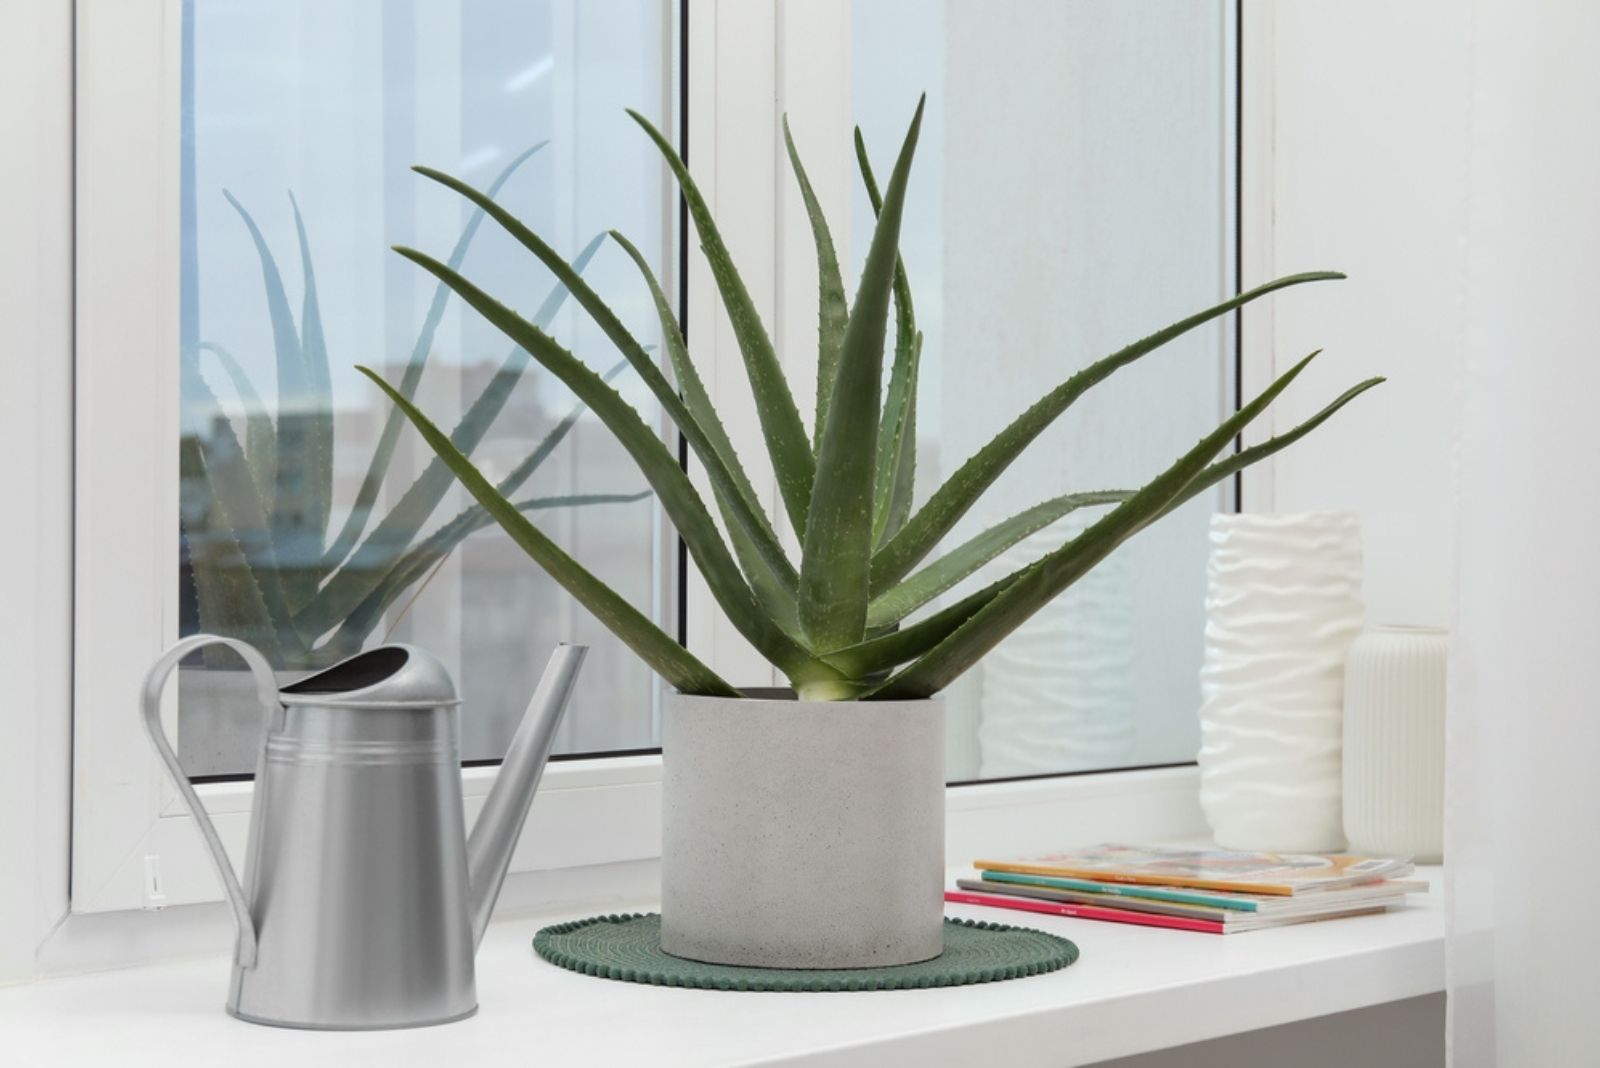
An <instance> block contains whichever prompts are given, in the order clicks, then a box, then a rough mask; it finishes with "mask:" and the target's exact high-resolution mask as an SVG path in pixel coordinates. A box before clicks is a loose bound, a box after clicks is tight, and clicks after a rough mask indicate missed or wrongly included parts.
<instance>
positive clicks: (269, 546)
mask: <svg viewBox="0 0 1600 1068" xmlns="http://www.w3.org/2000/svg"><path fill="white" fill-rule="evenodd" d="M542 147H544V143H543V142H541V143H540V144H537V145H534V146H533V147H532V148H529V149H527V150H526V151H524V152H522V153H520V154H518V156H517V157H516V158H515V159H513V160H512V161H511V162H510V163H509V164H507V166H506V167H505V168H504V169H503V170H502V171H501V172H500V174H499V175H498V176H497V177H496V178H495V181H494V182H493V184H492V185H491V186H490V191H491V194H493V193H495V192H498V191H499V189H500V188H501V186H502V185H504V184H505V182H506V181H507V179H509V178H510V177H511V176H512V174H513V173H514V172H515V171H516V170H517V168H519V167H520V166H521V165H522V164H523V163H524V162H525V161H526V160H528V159H529V158H531V157H532V156H533V155H534V154H535V153H537V152H538V151H539V149H540V148H542ZM224 196H226V197H227V199H228V202H229V204H230V205H232V207H233V209H234V210H235V211H236V212H237V213H238V215H239V218H240V219H241V220H242V222H243V223H244V226H245V229H246V230H247V231H248V233H249V236H250V239H251V241H252V243H253V245H254V247H255V251H256V255H257V258H258V260H259V262H260V266H261V275H262V282H263V293H264V297H265V302H266V310H267V316H268V319H269V321H270V323H271V328H272V345H273V356H274V363H275V368H276V372H277V376H278V401H277V408H276V411H270V410H269V409H268V408H267V406H266V404H264V403H263V401H262V399H261V394H260V391H259V390H258V389H257V388H256V385H255V383H254V382H253V381H252V380H251V378H250V375H249V374H248V373H247V371H246V370H245V368H244V366H243V365H242V364H241V363H240V361H239V360H237V359H236V358H235V357H234V355H233V353H232V352H231V351H230V350H229V349H228V348H227V347H225V346H223V345H221V344H218V343H216V342H213V341H202V342H200V343H199V344H198V345H197V346H194V347H193V348H191V349H190V350H188V351H185V352H184V353H183V361H182V382H183V389H184V393H185V398H186V400H187V401H188V402H189V404H190V405H191V409H192V410H193V411H196V412H199V413H202V414H203V415H204V416H205V417H206V419H207V420H208V421H207V424H206V426H205V427H204V430H203V431H200V430H198V429H196V430H191V431H190V432H189V433H187V434H185V436H184V438H183V439H182V443H181V461H180V463H181V472H182V475H181V484H182V487H183V489H182V497H183V507H182V512H181V514H182V520H183V534H184V551H185V557H186V563H187V567H186V571H187V576H186V577H187V578H188V579H189V583H188V585H189V589H190V591H191V595H192V597H193V601H192V606H193V610H194V619H195V624H196V625H197V626H198V628H199V630H201V631H206V632H210V633H214V634H226V635H230V636H232V637H237V638H242V639H244V640H245V641H248V642H249V643H250V644H251V645H254V646H255V647H256V648H257V649H260V650H261V651H262V653H263V654H264V655H265V656H266V657H267V658H268V660H269V662H271V664H272V665H273V667H274V668H275V669H278V671H279V674H280V676H281V677H282V678H283V681H290V680H292V679H294V678H297V677H299V676H300V675H302V674H304V673H306V672H308V671H311V670H315V669H317V668H320V667H325V666H327V665H328V664H331V663H334V662H335V661H338V660H341V659H343V658H344V657H347V656H350V655H352V654H354V653H356V652H358V651H360V649H361V647H362V645H363V644H364V643H365V642H366V640H367V639H368V637H369V636H370V635H371V634H372V632H373V631H374V630H375V629H376V628H377V627H378V625H379V624H380V623H381V622H383V621H384V619H385V617H386V614H388V613H390V611H391V610H392V609H394V608H396V606H397V605H400V600H401V598H402V597H403V596H404V595H405V594H406V593H407V591H408V590H412V589H414V588H418V587H419V586H420V584H421V583H423V582H424V581H425V580H426V578H427V577H428V576H430V575H431V574H432V573H433V572H434V571H435V570H437V568H438V567H439V565H440V564H442V563H443V561H444V560H445V558H446V557H448V556H449V554H450V553H451V552H452V551H453V550H454V549H455V547H456V546H457V545H459V544H460V543H461V541H462V540H463V539H464V538H466V536H467V535H469V534H471V533H473V532H474V531H476V530H481V529H483V528H485V527H487V526H489V525H490V524H491V523H492V522H493V521H492V520H491V519H490V518H489V515H488V513H487V512H486V511H485V510H484V509H483V507H482V506H480V505H474V506H472V507H470V508H467V509H464V510H462V511H461V512H459V513H458V514H456V515H455V516H453V517H451V518H450V519H448V520H446V521H445V522H443V523H442V524H439V525H438V526H436V527H435V528H433V529H432V530H431V531H428V532H427V533H426V534H424V531H425V530H426V528H427V525H428V523H429V521H430V520H431V518H432V516H433V514H434V512H435V511H436V510H437V508H438V506H439V504H440V503H441V502H442V501H443V500H444V497H445V494H446V492H447V491H448V490H449V488H450V483H451V474H450V471H449V469H448V468H447V467H446V466H445V465H444V463H442V462H441V461H439V460H437V459H435V460H433V461H432V462H431V463H430V464H429V465H428V467H427V468H426V469H425V470H424V471H423V472H422V474H421V475H419V476H418V477H417V478H416V479H415V480H414V481H413V482H412V483H411V485H410V486H409V487H408V488H407V489H406V491H405V493H404V494H403V495H402V496H401V497H399V498H398V500H397V501H396V503H395V505H394V506H393V507H392V508H391V509H389V510H388V511H387V512H386V513H383V514H381V515H380V514H379V513H378V511H377V509H376V505H377V499H378V492H379V489H380V488H381V486H382V484H383V481H384V478H385V476H386V475H387V474H388V471H389V465H390V462H391V460H392V459H393V456H394V449H395V443H396V441H397V440H398V438H399V435H400V430H401V426H402V423H403V420H402V418H401V416H400V413H399V412H398V411H391V412H390V414H389V417H388V419H387V420H386V421H385V423H384V426H383V428H382V430H381V432H380V434H379V436H378V441H377V443H376V445H375V446H374V448H373V451H372V454H371V456H370V457H369V458H368V461H367V464H366V470H365V474H364V475H363V477H362V480H361V482H360V485H359V487H358V489H357V491H356V495H355V498H354V500H353V501H352V502H351V505H350V510H349V513H348V514H347V516H346V518H345V519H344V521H343V523H342V524H340V525H339V526H338V527H337V529H335V528H334V527H333V525H332V523H331V519H332V511H333V510H332V505H333V418H334V413H333V397H332V390H331V385H330V382H329V375H328V352H327V347H326V344H325V342H324V337H323V327H322V310H321V302H320V300H319V298H318V293H317V281H316V273H315V270H314V269H313V263H312V255H311V246H310V242H309V240H308V238H307V234H306V227H305V224H304V221H303V220H302V219H301V216H300V210H299V206H298V205H297V204H295V203H294V198H293V196H292V195H291V197H290V205H291V208H292V210H293V212H294V222H295V231H296V236H297V238H298V241H299V249H298V251H299V257H300V266H301V274H302V277H303V286H304V291H303V296H302V300H301V304H300V315H299V320H298V322H297V321H296V318H295V315H294V312H293V311H292V309H291V304H290V299H289V295H288V292H287V291H286V289H285V286H284V283H283V277H282V274H281V272H280V271H279V269H278V263H277V259H276V257H275V256H274V255H273V252H272V249H271V247H270V246H269V245H268V243H267V240H266V238H265V236H264V235H263V234H262V232H261V228H260V227H259V226H258V225H257V224H256V221H255V219H254V218H253V217H252V216H251V214H250V212H249V211H248V210H247V209H246V208H245V206H244V205H243V204H242V203H240V202H239V200H238V199H237V198H235V197H234V196H233V195H232V194H231V193H227V192H226V191H224ZM483 217H484V213H483V212H482V211H477V212H475V213H474V214H473V216H472V218H471V219H469V220H468V222H467V224H466V226H465V228H464V229H463V230H462V232H461V235H460V238H459V239H458V241H457V242H456V246H455V249H454V251H453V252H452V253H451V256H450V264H451V265H452V266H453V267H457V266H459V265H460V264H461V262H462V260H463V259H464V258H465V256H466V253H467V250H468V248H469V247H470V245H471V244H472V241H473V237H474V235H475V234H476V233H477V231H478V229H479V227H480V226H481V224H482V222H483ZM603 238H604V235H600V236H599V237H597V238H595V240H593V241H591V242H590V243H589V244H588V245H587V246H586V247H585V248H584V249H583V250H582V251H581V252H580V253H579V254H578V256H577V258H576V259H575V260H574V261H573V265H572V266H573V270H574V271H582V270H583V268H584V266H585V265H586V264H587V263H588V262H589V260H590V258H591V257H593V255H594V253H595V252H596V251H597V249H598V248H599V245H600V243H601V241H602V240H603ZM566 296H567V291H566V289H565V287H564V286H562V285H560V284H557V285H556V286H555V287H554V288H553V289H552V290H551V292H550V293H549V295H548V296H547V297H546V298H545V301H544V303H543V304H542V305H541V307H540V308H539V310H538V312H537V313H536V314H535V316H534V320H533V321H534V322H535V323H537V324H539V326H541V327H544V326H546V325H548V324H549V322H550V321H551V320H552V319H553V318H554V317H555V314H556V312H557V311H558V310H559V309H560V307H561V305H562V303H563V302H564V301H565V299H566ZM448 297H449V290H448V289H447V288H446V287H445V286H444V284H443V283H441V284H439V286H438V287H437V288H436V290H435V292H434V295H433V300H432V302H431V304H430V305H429V308H428V311H427V315H426V317H425V318H424V320H423V324H422V328H421V330H420V331H419V332H418V335H417V339H416V343H415V345H414V346H413V348H412V351H411V356H410V360H409V362H408V363H407V364H406V365H405V371H404V377H403V378H402V380H401V384H400V387H399V388H400V392H401V393H402V395H404V396H405V397H407V398H411V397H413V396H415V393H416V389H417V386H418V384H419V383H420V382H421V379H422V375H423V371H424V369H425V367H426V365H427V361H428V357H429V355H430V354H431V352H432V349H433V342H434V336H435V333H436V332H437V330H438V327H439V323H440V321H441V319H442V318H443V316H444V311H445V305H446V301H447V299H448ZM206 357H210V359H211V360H212V361H214V362H215V366H217V367H220V369H221V370H222V372H223V375H224V378H225V380H226V381H227V383H228V385H229V387H230V388H231V390H232V392H233V394H234V395H235V396H236V398H237V401H238V405H239V407H240V409H241V410H242V416H243V418H242V420H241V422H242V424H243V428H244V440H243V442H242V443H241V441H240V440H239V436H238V435H237V434H236V432H235V428H234V424H233V422H232V421H230V420H229V419H228V418H227V417H226V416H225V415H224V414H223V411H224V409H223V407H222V404H221V402H220V401H219V400H218V398H217V394H216V392H215V391H214V390H213V389H212V387H211V383H210V381H209V380H208V379H207V376H206V373H205V372H206V370H207V366H206ZM625 366H626V364H618V365H617V367H616V368H614V369H613V371H612V373H616V372H618V371H620V370H621V369H623V368H624V367H625ZM527 367H528V356H527V354H526V353H524V352H523V351H522V350H521V349H520V348H516V347H513V348H512V349H511V351H510V352H509V353H507V355H506V356H505V358H504V360H503V361H502V363H501V364H500V366H499V368H498V369H497V370H496V372H495V374H494V375H493V376H492V377H491V378H490V380H489V382H488V383H487V385H485V387H484V388H483V390H482V391H481V392H480V393H479V395H478V396H477V397H476V398H475V399H474V400H473V401H472V403H471V404H470V405H469V406H468V407H467V409H466V412H465V414H464V415H463V416H462V418H461V421H460V423H459V424H458V425H457V426H456V428H455V430H454V432H453V433H452V434H451V440H452V441H454V442H455V443H456V445H457V446H458V447H460V448H461V449H463V450H467V451H470V450H471V449H472V448H473V446H474V445H476V444H477V443H478V442H479V441H481V440H482V439H483V437H484V435H485V434H486V433H487V432H488V430H489V428H490V426H491V424H492V423H493V422H494V420H495V418H496V417H497V416H498V415H499V414H500V412H501V411H502V409H503V408H504V407H505V404H506V402H507V401H508V400H509V398H510V396H511V392H512V390H513V388H514V387H515V386H516V385H517V383H518V381H519V380H520V379H521V377H522V374H523V372H524V371H525V370H526V369H527ZM583 408H584V406H583V404H582V403H581V402H580V403H579V404H578V405H577V406H575V407H574V408H573V409H572V410H571V411H570V412H568V413H567V414H566V415H565V416H564V417H563V418H562V419H560V420H559V421H557V422H556V424H555V425H554V426H553V427H552V428H551V429H550V430H549V431H548V432H547V433H546V434H545V435H544V437H543V438H542V439H541V440H540V441H539V443H538V444H537V445H536V446H535V447H534V448H533V449H532V450H531V451H530V452H529V453H528V454H527V455H526V456H525V457H524V458H523V459H521V460H520V461H519V462H518V463H517V464H516V465H515V466H514V467H513V468H512V469H511V470H510V471H509V472H508V473H507V474H506V476H505V477H504V478H502V479H501V480H500V482H499V484H498V487H497V488H498V489H499V491H500V492H501V493H502V494H511V493H515V492H516V491H517V490H518V489H519V488H520V487H521V486H522V485H523V484H524V483H526V482H527V481H528V479H530V478H531V477H532V476H533V474H534V472H535V471H536V470H537V469H538V468H539V466H540V464H542V463H543V462H544V460H545V459H546V458H547V457H548V456H549V455H550V454H551V452H552V451H554V449H555V448H556V446H557V445H559V444H560V443H561V441H562V439H563V438H565V437H566V435H567V434H568V433H569V432H570V431H571V430H572V428H573V426H574V425H575V424H576V423H577V420H578V417H579V415H580V414H581V413H582V411H583ZM648 495H649V494H648V492H644V493H591V494H575V495H560V496H549V497H529V498H526V499H524V500H520V501H518V502H517V507H518V508H519V509H521V510H522V511H525V512H532V511H542V510H545V509H550V508H565V507H575V506H584V505H594V504H611V503H622V502H628V501H635V500H640V499H642V498H644V497H646V496H648ZM369 527H370V529H369ZM401 611H402V612H403V611H404V607H401ZM395 618H396V617H394V616H390V617H389V619H390V625H391V626H392V625H393V622H394V619H395ZM219 667H220V670H215V669H212V670H206V671H204V672H198V673H197V672H191V671H186V672H185V673H184V676H183V678H182V680H181V683H180V685H181V687H182V689H183V691H184V692H185V693H187V694H189V695H191V696H193V695H199V696H200V697H201V698H202V699H204V700H206V702H207V704H208V705H210V706H213V707H215V708H216V709H217V711H218V714H217V715H212V716H208V717H207V718H206V719H205V720H204V721H203V723H202V724H200V725H199V727H200V729H199V731H198V732H191V731H185V732H184V734H183V741H184V750H185V766H186V767H189V768H190V769H191V770H192V771H194V772H196V773H207V772H230V771H236V770H238V769H240V768H248V767H250V766H252V763H253V757H252V756H251V752H250V749H249V747H248V745H247V743H248V742H250V740H251V739H253V738H254V732H253V730H245V729H242V728H244V727H245V726H246V725H248V724H251V723H253V722H254V720H255V718H256V717H257V716H258V715H259V714H260V713H259V708H258V706H257V703H256V698H255V690H254V684H253V683H252V682H251V680H250V677H249V673H248V672H244V671H240V670H237V666H236V663H235V662H234V661H232V660H231V658H226V657H224V658H223V660H222V664H221V665H219ZM241 746H243V748H240V747H241Z"/></svg>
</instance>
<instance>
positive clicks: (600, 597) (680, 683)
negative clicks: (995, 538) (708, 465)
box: [359, 254, 739, 697]
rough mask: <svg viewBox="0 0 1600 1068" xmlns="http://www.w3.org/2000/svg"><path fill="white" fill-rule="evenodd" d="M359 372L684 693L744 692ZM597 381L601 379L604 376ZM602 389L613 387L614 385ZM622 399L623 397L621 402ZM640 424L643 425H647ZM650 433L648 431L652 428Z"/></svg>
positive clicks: (409, 407)
mask: <svg viewBox="0 0 1600 1068" xmlns="http://www.w3.org/2000/svg"><path fill="white" fill-rule="evenodd" d="M418 255H420V254H418ZM433 262H435V263H436V264H437V266H438V267H439V268H440V269H444V265H443V264H438V263H437V261H433ZM424 266H426V264H424ZM440 277H443V276H442V275H441V276H440ZM452 288H453V287H452ZM463 295H465V294H463ZM524 347H527V346H524ZM359 370H360V371H361V373H362V374H364V375H366V376H367V377H368V378H370V379H372V381H373V382H375V383H377V385H378V388H379V389H382V390H383V391H384V392H385V393H387V394H388V395H389V399H390V400H392V401H393V402H394V403H395V405H396V407H398V408H399V409H400V410H401V411H402V412H404V413H405V416H406V418H407V419H410V420H411V423H412V425H413V426H415V427H416V428H417V430H418V431H419V432H420V433H421V434H422V437H423V439H424V440H425V441H427V443H428V445H429V447H430V448H432V449H433V451H434V453H435V454H437V455H438V456H439V458H440V459H441V460H443V461H444V462H445V464H446V465H447V466H448V467H449V468H450V470H451V471H452V472H453V473H454V474H455V476H456V478H458V479H460V480H461V484H462V485H463V486H465V487H466V488H467V492H469V493H471V494H472V496H473V497H474V498H476V499H477V501H478V503H479V504H481V505H482V506H483V507H484V508H485V509H486V510H487V511H488V512H489V514H490V515H491V516H493V517H494V520H495V522H497V523H499V524H500V526H501V527H502V528H503V529H504V530H505V532H506V533H507V534H509V535H510V536H511V538H512V540H513V541H515V542H516V543H517V545H518V546H520V547H521V548H522V550H523V551H524V552H526V553H527V554H528V555H529V556H530V557H532V558H533V559H534V561H535V562H536V563H538V565H539V566H540V567H542V568H544V570H545V571H546V572H548V573H549V575H550V577H551V578H553V579H555V580H556V581H557V582H559V583H561V585H562V587H563V588H564V589H565V590H566V591H567V592H568V593H570V594H572V596H573V597H574V598H576V599H577V601H578V602H579V603H580V604H582V605H583V606H584V607H585V608H587V609H588V610H589V611H590V612H591V613H593V614H594V616H595V618H596V619H598V620H599V621H600V622H601V623H602V624H603V625H604V626H605V627H606V629H608V630H610V631H611V633H613V634H615V635H616V636H617V637H618V638H620V639H621V640H622V641H623V643H624V644H626V645H627V646H628V648H630V649H632V650H633V651H634V653H635V654H637V655H638V657H639V658H640V659H641V660H643V661H644V662H645V663H646V664H648V665H649V666H650V668H651V669H652V670H654V671H655V672H656V673H657V674H658V675H660V676H661V677H662V678H663V679H665V680H666V681H667V682H668V683H669V684H670V685H672V686H674V687H676V688H677V689H678V690H680V691H682V692H684V693H693V694H705V695H710V696H717V697H737V696H739V694H738V691H736V690H735V689H734V688H733V687H732V686H729V685H728V684H727V683H726V682H724V681H723V680H722V679H721V678H720V677H719V676H718V675H717V673H716V672H714V671H712V670H711V669H710V668H708V667H707V666H706V665H705V664H703V663H701V662H700V661H699V660H698V659H696V658H695V657H694V656H693V655H692V654H691V653H690V652H689V651H688V650H687V649H685V648H684V647H683V646H681V645H679V644H678V643H677V642H675V641H673V640H672V638H671V637H669V636H668V635H667V634H666V632H665V631H663V630H662V629H661V628H660V627H658V626H656V625H655V624H654V623H652V622H651V621H650V618H649V617H648V616H646V615H644V614H643V613H642V612H640V611H639V610H638V609H636V608H634V607H633V606H632V605H631V604H629V603H628V602H627V601H625V600H623V599H622V598H621V597H619V596H618V595H617V594H616V593H614V592H613V591H612V590H611V588H610V587H608V586H607V585H606V584H605V583H603V582H601V581H600V580H599V579H598V578H596V577H595V576H594V575H593V574H592V573H591V572H589V571H588V570H586V569H585V568H584V567H583V565H582V564H580V563H578V562H577V561H576V560H574V559H573V558H572V557H571V556H569V555H567V553H565V552H564V551H562V549H561V547H560V546H558V545H557V544H556V543H555V542H553V541H551V540H550V539H549V538H548V537H546V536H545V534H544V533H543V532H542V531H540V530H539V528H538V527H536V526H534V525H533V524H532V523H531V522H530V521H529V520H528V517H527V516H525V515H523V513H521V512H519V511H518V510H517V507H516V505H514V504H512V503H511V502H510V501H509V500H507V499H506V498H505V497H503V496H502V495H501V494H499V493H497V492H496V491H495V488H494V485H493V484H492V483H490V481H489V480H488V479H486V478H484V477H483V475H482V474H481V473H480V472H479V471H478V469H477V468H476V467H474V466H473V465H472V461H471V460H468V459H467V457H466V456H465V455H464V454H463V453H462V452H461V450H460V449H458V448H456V447H455V445H454V444H453V443H452V442H451V441H450V439H449V438H448V437H447V436H445V434H444V432H443V431H441V430H440V429H439V428H438V427H436V426H434V425H433V423H432V422H430V421H429V420H428V417H427V416H425V415H423V414H422V412H420V411H419V410H418V409H417V408H416V406H415V405H413V404H412V403H411V402H410V401H408V400H407V399H406V398H405V397H403V396H401V394H400V391H399V390H398V389H396V388H394V387H393V386H390V385H389V383H387V382H385V381H384V380H383V379H382V378H380V377H379V376H378V375H377V374H375V373H373V372H372V371H371V370H369V369H367V368H365V367H362V368H359ZM596 379H597V380H598V376H596ZM602 388H604V389H606V390H607V391H610V387H609V386H602ZM620 399H621V398H620V397H619V398H618V400H619V401H620ZM591 406H593V405H591ZM598 411H599V408H598V407H597V406H596V412H597V413H598ZM640 426H641V427H643V424H642V423H641V424H640ZM645 432H646V433H648V430H647V429H646V431H645ZM658 444H659V442H658ZM706 518H707V521H709V520H710V516H707V517H706Z"/></svg>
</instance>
